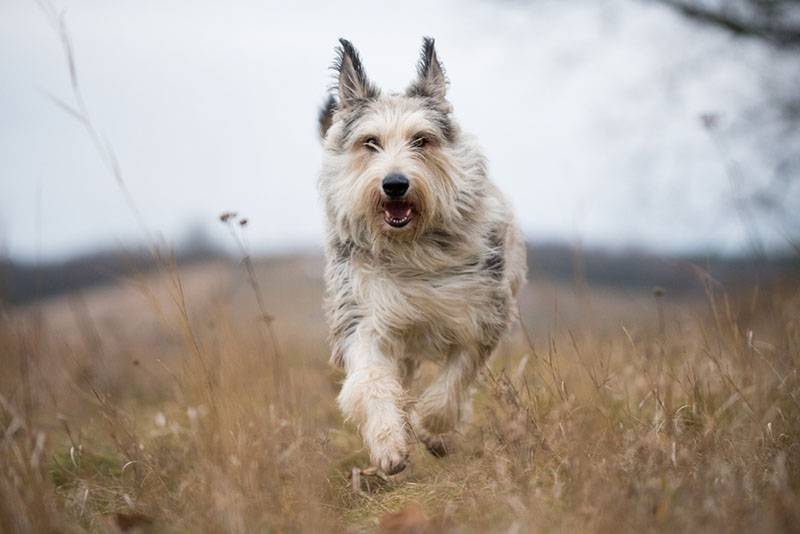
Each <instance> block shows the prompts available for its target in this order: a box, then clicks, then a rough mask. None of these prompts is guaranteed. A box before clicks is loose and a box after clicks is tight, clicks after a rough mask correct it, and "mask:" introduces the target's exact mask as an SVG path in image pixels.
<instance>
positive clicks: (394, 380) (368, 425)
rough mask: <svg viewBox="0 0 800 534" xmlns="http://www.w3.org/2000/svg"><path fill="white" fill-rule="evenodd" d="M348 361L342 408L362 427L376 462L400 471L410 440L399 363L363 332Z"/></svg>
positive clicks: (353, 344)
mask: <svg viewBox="0 0 800 534" xmlns="http://www.w3.org/2000/svg"><path fill="white" fill-rule="evenodd" d="M344 363H345V369H346V372H347V378H346V379H345V381H344V384H343V385H342V390H341V392H340V393H339V398H338V403H339V407H340V408H341V410H342V412H343V413H344V415H345V416H346V417H347V418H349V419H351V420H352V421H353V422H355V423H356V424H357V425H358V427H359V429H360V430H361V435H362V436H363V438H364V442H365V443H366V445H367V448H368V449H369V453H370V459H371V460H372V462H373V464H374V465H376V466H378V467H379V468H381V469H382V470H383V471H385V472H386V473H388V474H390V475H391V474H394V473H399V472H400V471H402V470H403V469H404V468H405V467H406V461H407V457H408V443H407V437H406V428H405V423H406V421H405V414H404V412H403V410H402V408H401V406H402V400H403V396H404V391H403V387H402V385H401V382H400V380H401V378H400V369H399V367H398V362H397V361H396V360H394V359H392V358H389V357H387V356H385V355H384V354H382V353H381V351H380V350H379V348H378V344H377V343H375V342H374V341H373V340H372V339H370V336H368V335H361V336H357V337H356V339H355V340H354V341H353V343H352V344H351V345H350V347H349V348H348V349H347V350H346V352H345V362H344Z"/></svg>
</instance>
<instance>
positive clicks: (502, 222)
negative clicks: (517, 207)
mask: <svg viewBox="0 0 800 534" xmlns="http://www.w3.org/2000/svg"><path fill="white" fill-rule="evenodd" d="M340 43H341V46H340V47H339V48H338V58H337V61H336V63H335V66H334V68H335V70H336V72H337V73H338V83H337V86H336V90H335V92H336V95H333V94H331V96H330V97H329V98H328V101H327V103H326V104H325V106H324V107H323V109H322V110H321V111H320V115H319V128H320V135H321V137H322V141H323V145H324V157H323V163H322V171H321V175H320V179H319V189H320V192H321V196H322V201H323V204H324V209H325V217H326V221H327V233H326V247H325V253H326V271H325V281H326V285H327V297H326V309H327V316H328V321H329V325H330V330H331V345H332V356H331V360H332V362H333V363H334V364H335V365H337V366H339V367H343V368H344V370H345V372H346V375H347V376H346V379H345V381H344V384H343V385H342V389H341V393H340V394H339V397H338V404H339V407H340V408H341V410H342V412H343V413H344V414H345V416H346V417H347V418H349V419H350V420H352V421H353V422H354V423H356V424H357V425H358V427H359V429H360V431H361V434H362V436H363V438H364V442H365V443H366V445H367V447H368V449H369V453H370V458H371V460H372V462H373V464H374V465H376V466H377V467H379V468H380V469H382V470H383V471H384V472H386V473H388V474H394V473H397V472H399V471H401V470H403V469H404V468H405V466H406V463H407V461H408V447H409V445H408V444H409V430H410V431H411V432H413V435H415V436H416V437H417V438H418V439H419V440H421V441H422V442H423V443H424V444H425V445H426V446H427V447H428V450H429V451H430V452H431V453H433V454H435V455H437V456H440V455H443V454H445V453H446V452H447V445H446V444H447V443H448V441H449V440H448V439H447V437H448V435H449V434H450V433H452V431H453V430H454V429H455V428H456V425H457V424H458V423H459V422H461V421H462V420H463V418H464V416H465V414H466V413H467V411H468V407H469V400H470V385H471V384H472V382H473V381H474V380H475V377H476V374H477V373H478V371H479V370H480V369H481V366H483V365H484V363H485V362H486V360H487V359H488V358H489V356H490V355H491V354H492V351H493V350H494V349H495V347H497V344H498V341H499V340H500V338H501V336H502V335H503V334H504V333H505V332H506V331H507V330H508V328H509V325H510V324H511V322H512V321H513V320H514V319H515V318H516V309H517V308H516V303H515V296H516V294H517V292H518V291H519V289H520V286H521V285H522V284H523V281H524V280H525V275H526V273H525V247H524V244H523V239H522V236H521V234H520V232H519V230H518V228H517V225H516V222H515V218H514V214H513V212H512V210H511V208H510V207H509V204H508V202H507V201H506V199H505V198H504V197H503V195H502V194H501V193H500V191H498V189H497V188H496V187H495V185H494V184H493V183H492V182H491V181H490V180H489V178H488V173H487V169H486V159H485V158H484V156H483V155H482V153H481V151H480V149H479V148H478V146H477V144H476V143H475V141H474V140H473V138H472V137H471V136H469V135H467V134H466V133H464V132H462V131H461V129H460V128H459V126H458V124H457V123H456V122H455V119H454V118H453V111H452V106H451V105H450V103H449V102H448V101H447V98H446V91H447V85H448V82H447V79H446V77H445V73H444V70H443V68H442V65H441V63H440V62H439V60H438V58H437V56H436V51H435V50H434V42H433V39H430V38H426V39H425V40H424V44H423V48H422V56H421V58H420V61H419V66H418V76H417V78H416V80H415V81H414V82H413V83H412V84H411V85H410V86H409V87H408V89H406V90H405V92H403V93H385V92H383V91H381V90H380V89H378V88H377V87H376V86H375V85H373V84H372V83H371V82H370V80H369V79H368V78H367V75H366V73H365V71H364V67H363V65H362V63H361V59H360V58H359V55H358V52H357V51H356V50H355V48H353V45H352V44H350V42H348V41H346V40H344V39H341V40H340ZM424 360H430V361H434V362H436V363H438V364H440V365H441V370H440V371H439V374H438V375H437V377H436V378H435V379H434V380H433V381H432V383H431V384H430V385H429V386H428V388H427V389H426V390H425V391H424V392H423V393H422V394H421V395H420V396H419V397H418V398H417V399H416V401H413V402H409V398H408V395H407V390H408V388H409V386H410V384H411V381H412V379H413V378H414V374H415V371H416V370H417V367H418V366H419V364H420V362H422V361H424ZM407 412H408V413H407Z"/></svg>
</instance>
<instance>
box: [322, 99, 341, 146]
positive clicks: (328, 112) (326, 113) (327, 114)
mask: <svg viewBox="0 0 800 534" xmlns="http://www.w3.org/2000/svg"><path fill="white" fill-rule="evenodd" d="M336 107H337V102H336V97H335V96H333V95H328V98H327V99H326V100H325V103H324V104H323V105H322V107H321V108H319V114H318V115H317V123H318V127H319V137H320V139H325V134H327V133H328V130H329V129H330V127H331V124H333V114H334V113H335V112H336Z"/></svg>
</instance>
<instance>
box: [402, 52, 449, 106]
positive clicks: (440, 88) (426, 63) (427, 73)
mask: <svg viewBox="0 0 800 534" xmlns="http://www.w3.org/2000/svg"><path fill="white" fill-rule="evenodd" d="M433 44H434V40H433V38H432V37H425V38H424V39H423V40H422V53H421V54H420V57H419V63H418V64H417V80H416V81H415V82H414V83H413V84H411V87H409V88H408V91H407V93H408V95H409V96H427V97H431V98H437V99H440V100H444V97H445V94H446V93H447V77H446V76H445V74H444V67H442V64H441V63H440V62H439V58H438V57H436V49H435V48H434V46H433Z"/></svg>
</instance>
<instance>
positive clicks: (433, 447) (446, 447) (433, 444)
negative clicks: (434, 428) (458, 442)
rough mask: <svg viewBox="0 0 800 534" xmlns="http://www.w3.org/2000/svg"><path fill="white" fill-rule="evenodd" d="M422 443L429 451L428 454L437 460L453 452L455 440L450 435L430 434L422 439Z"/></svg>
mask: <svg viewBox="0 0 800 534" xmlns="http://www.w3.org/2000/svg"><path fill="white" fill-rule="evenodd" d="M420 441H422V443H423V444H424V445H425V448H426V449H428V452H429V453H431V454H432V455H433V456H435V457H436V458H444V457H445V456H447V455H448V454H450V453H452V452H453V440H452V436H451V435H450V434H449V433H448V434H429V435H427V436H425V437H424V438H420Z"/></svg>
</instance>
